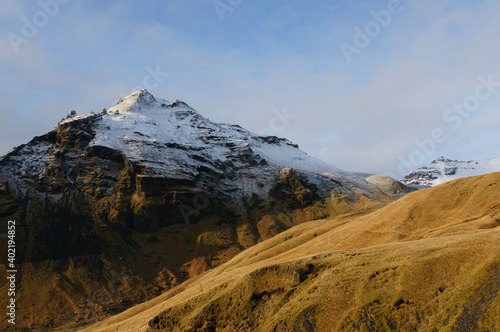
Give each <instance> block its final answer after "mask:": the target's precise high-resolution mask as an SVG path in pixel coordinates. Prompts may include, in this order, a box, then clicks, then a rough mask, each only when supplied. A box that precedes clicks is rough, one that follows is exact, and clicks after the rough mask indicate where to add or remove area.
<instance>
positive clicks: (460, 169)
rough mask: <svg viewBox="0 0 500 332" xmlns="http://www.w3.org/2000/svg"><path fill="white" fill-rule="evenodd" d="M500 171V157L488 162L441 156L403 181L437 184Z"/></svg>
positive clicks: (407, 182) (420, 184)
mask: <svg viewBox="0 0 500 332" xmlns="http://www.w3.org/2000/svg"><path fill="white" fill-rule="evenodd" d="M493 172H500V158H496V159H492V160H490V161H487V162H481V161H473V160H471V161H459V160H451V159H447V158H445V157H440V158H438V159H436V160H434V161H432V162H431V163H430V164H429V165H428V166H424V167H421V168H419V169H418V170H416V171H415V172H413V173H411V174H409V175H407V176H405V177H404V179H403V180H401V182H403V183H404V184H407V185H417V186H431V187H434V186H437V185H439V184H442V183H445V182H448V181H452V180H456V179H460V178H464V177H469V176H477V175H483V174H488V173H493Z"/></svg>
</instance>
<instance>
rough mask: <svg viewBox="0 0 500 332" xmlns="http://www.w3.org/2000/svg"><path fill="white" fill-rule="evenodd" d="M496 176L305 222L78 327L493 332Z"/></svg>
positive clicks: (497, 280) (499, 208)
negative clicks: (120, 310)
mask: <svg viewBox="0 0 500 332" xmlns="http://www.w3.org/2000/svg"><path fill="white" fill-rule="evenodd" d="M499 226H500V173H493V174H489V175H485V176H480V177H473V178H466V179H461V180H457V181H454V182H450V183H446V184H444V185H441V186H438V187H435V188H431V189H425V190H420V191H418V192H415V193H412V194H410V195H408V196H406V197H404V198H402V199H400V200H398V201H396V202H394V203H392V204H389V205H387V206H386V207H383V208H381V209H378V210H375V211H372V212H369V211H364V212H360V213H353V214H347V215H342V216H338V217H336V218H333V219H330V220H318V221H312V222H308V223H304V224H301V225H298V226H296V227H293V228H292V229H290V230H288V231H285V232H283V233H281V234H279V235H277V236H275V237H274V238H272V239H269V240H267V241H264V242H262V243H259V244H257V245H255V246H253V247H251V248H249V249H247V250H245V251H244V252H242V253H241V254H239V255H237V256H236V257H234V258H233V259H232V260H230V261H229V262H227V263H225V264H223V265H221V266H219V267H217V268H215V269H213V270H210V271H208V272H206V273H204V274H201V275H199V276H197V277H195V278H192V279H190V280H188V281H187V282H185V283H184V284H182V285H180V286H178V287H176V288H174V289H172V290H170V291H168V292H166V293H164V294H163V295H161V296H160V297H158V298H155V299H153V300H151V301H149V302H146V303H143V304H141V305H138V306H136V307H133V308H131V309H129V310H127V311H125V312H123V313H121V314H119V315H116V316H114V317H111V318H109V319H107V320H105V321H102V322H100V323H98V324H96V325H94V326H91V327H89V328H87V329H86V330H87V331H390V330H394V331H471V330H474V331H499V330H500V299H499V295H498V292H499V290H500V227H499Z"/></svg>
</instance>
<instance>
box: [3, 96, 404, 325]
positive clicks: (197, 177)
mask: <svg viewBox="0 0 500 332" xmlns="http://www.w3.org/2000/svg"><path fill="white" fill-rule="evenodd" d="M409 191H411V189H410V188H408V187H406V186H405V185H403V184H401V183H399V182H397V181H394V180H392V179H390V178H388V177H384V176H379V175H370V174H355V173H348V172H344V171H342V170H339V169H338V168H336V167H334V166H331V165H328V164H326V163H324V162H321V161H319V160H317V159H315V158H312V157H310V156H308V155H307V154H306V153H304V152H302V151H301V150H300V149H299V148H298V147H297V146H296V145H294V144H293V143H291V142H290V141H288V140H286V139H283V138H277V137H274V136H270V137H260V136H257V135H255V134H252V133H250V132H249V131H247V130H245V129H243V128H241V127H239V126H237V125H229V124H217V123H213V122H211V121H209V120H208V119H207V118H204V117H203V116H201V115H200V114H199V113H197V112H196V111H195V110H194V109H192V108H191V107H189V106H188V105H187V104H185V103H183V102H181V101H176V102H173V103H171V102H168V101H166V100H162V99H157V98H155V97H154V96H152V95H151V94H149V93H148V92H147V91H145V90H139V91H136V92H134V93H132V94H131V95H129V96H127V97H125V98H123V99H122V100H120V102H119V103H118V104H117V105H116V106H114V107H112V108H110V109H108V110H104V111H103V112H101V113H100V114H94V113H90V114H87V115H83V116H70V117H68V119H65V120H63V121H61V122H60V123H59V124H58V126H57V127H56V128H55V129H54V130H53V131H51V132H49V133H47V134H46V135H43V136H40V137H35V138H34V139H33V140H32V141H31V142H29V143H28V144H26V145H22V146H19V147H17V148H15V149H13V150H12V151H10V152H9V153H8V154H7V155H5V156H3V157H2V158H0V223H1V225H6V223H7V220H16V223H17V225H18V226H17V237H16V239H17V248H18V252H17V253H16V255H17V260H18V262H19V264H20V265H19V270H20V275H21V276H22V279H21V280H20V281H19V283H18V287H19V292H18V294H19V296H18V303H19V313H18V314H19V315H20V316H21V317H23V319H21V320H20V322H23V323H24V324H26V325H25V326H19V327H26V328H34V329H36V330H40V331H42V330H44V329H45V330H53V329H54V328H56V327H58V326H62V325H65V324H67V323H68V322H73V324H74V326H78V325H79V324H85V323H89V322H92V321H95V320H97V319H101V318H102V317H105V316H109V315H111V314H113V313H116V312H119V311H122V310H124V309H126V308H128V307H130V306H131V305H133V304H135V303H138V302H141V301H144V300H145V299H148V298H151V297H153V296H155V295H158V294H160V293H161V292H163V291H165V290H166V289H169V288H171V287H173V286H175V285H178V284H179V283H181V282H183V281H185V280H186V279H188V278H189V277H194V276H196V275H198V274H200V273H203V272H204V271H206V270H208V269H211V268H213V267H216V266H218V265H220V264H223V263H224V262H227V261H228V260H229V259H231V258H232V257H234V256H235V255H236V254H238V253H239V252H241V251H243V250H245V249H246V248H249V247H251V246H253V245H255V244H256V243H258V242H260V241H263V240H266V239H268V238H271V237H273V236H275V235H276V234H278V233H280V232H282V231H284V230H286V229H288V228H290V227H292V226H294V225H296V224H300V223H302V222H304V221H308V220H312V219H319V218H323V217H325V216H329V215H336V214H339V213H344V212H347V211H352V210H359V209H369V208H372V207H375V206H380V205H384V204H386V203H388V202H391V201H393V200H394V199H397V198H399V197H402V196H404V195H405V194H406V193H408V192H409ZM1 245H4V243H2V244H1ZM3 252H6V250H3V251H2V253H3ZM0 274H2V275H3V274H5V270H0ZM2 275H0V278H1V279H0V280H4V281H3V282H4V283H3V284H0V286H1V287H2V289H3V290H5V287H7V285H6V283H5V280H6V278H4V277H3V276H2ZM0 305H4V300H1V301H0ZM2 323H4V322H2ZM0 328H2V326H0Z"/></svg>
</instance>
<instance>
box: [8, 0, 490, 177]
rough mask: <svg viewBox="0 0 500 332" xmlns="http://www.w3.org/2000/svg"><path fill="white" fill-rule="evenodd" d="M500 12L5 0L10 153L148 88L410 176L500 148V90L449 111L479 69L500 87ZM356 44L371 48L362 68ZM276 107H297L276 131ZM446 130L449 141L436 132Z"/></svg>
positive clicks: (408, 6) (334, 158) (410, 6)
mask: <svg viewBox="0 0 500 332" xmlns="http://www.w3.org/2000/svg"><path fill="white" fill-rule="evenodd" d="M44 4H45V5H44ZM54 4H57V5H54ZM216 7H217V8H219V12H217V9H216ZM44 8H45V9H44ZM47 8H49V9H47ZM220 8H222V10H224V11H223V12H221V9H220ZM390 8H396V9H397V10H394V13H391V11H390V10H389V9H390ZM373 12H375V13H379V15H382V16H381V17H384V16H383V13H389V14H390V16H389V17H390V19H388V20H387V16H385V19H386V21H383V22H384V24H381V23H380V22H379V21H377V20H376V19H375V17H374V15H373ZM396 12H397V13H396ZM499 12H500V4H499V3H498V2H495V1H492V0H491V1H487V0H485V1H477V2H474V3H471V2H469V1H449V0H443V1H439V3H436V2H435V1H434V2H433V1H430V0H428V1H425V0H419V1H416V0H413V1H410V0H401V1H397V0H389V1H378V0H377V1H347V0H345V1H322V0H318V1H314V2H311V1H309V2H307V1H298V0H295V1H258V0H253V1H249V0H220V1H213V0H198V1H177V0H174V1H168V2H163V1H152V0H150V1H141V2H138V1H126V0H125V1H106V2H104V1H88V0H87V1H78V0H64V1H63V0H41V1H19V0H5V1H3V2H2V6H1V7H0V31H1V38H0V70H1V73H2V75H1V78H0V100H1V104H0V119H1V122H0V154H3V153H6V152H7V151H8V150H10V149H11V148H12V147H14V146H16V145H19V144H22V143H26V142H28V141H29V140H30V139H31V138H32V137H33V136H35V135H41V134H44V133H46V132H48V131H50V130H52V129H53V128H54V126H55V125H56V124H57V122H58V121H59V120H60V119H61V118H62V117H64V116H65V115H66V114H68V113H69V112H70V111H71V110H73V109H74V110H76V111H77V112H78V113H79V114H84V113H88V112H90V111H100V110H101V109H102V108H104V107H110V106H112V105H113V103H116V101H117V100H118V99H119V98H120V97H123V96H124V95H126V94H128V93H129V92H132V90H133V89H135V88H138V87H144V85H145V84H144V83H146V85H147V87H149V88H150V89H149V90H150V92H151V93H153V94H154V95H155V96H158V97H160V98H165V99H167V100H176V99H181V100H184V101H185V102H187V103H188V104H189V105H191V106H192V107H194V108H195V109H197V110H198V111H199V112H200V113H201V114H202V115H204V116H207V117H209V118H210V119H211V120H214V121H217V122H231V123H238V124H240V125H241V126H243V127H245V128H247V129H249V130H252V131H254V132H257V133H259V132H269V130H271V131H272V132H273V133H274V134H275V135H276V136H281V137H287V138H288V139H290V140H292V141H293V142H295V143H297V144H299V146H300V147H301V148H302V149H303V150H304V151H306V152H307V153H309V154H310V155H312V156H315V157H317V158H319V159H322V160H324V161H326V162H329V163H331V164H333V165H335V166H337V167H340V168H343V169H345V170H352V171H362V172H370V173H383V174H389V175H392V176H394V177H399V176H400V175H404V174H402V173H404V171H405V170H406V168H417V167H419V166H421V165H424V164H427V163H428V162H430V161H431V160H432V159H434V158H436V157H439V156H441V155H445V156H448V157H450V158H455V159H463V160H469V159H477V160H488V159H491V158H495V157H500V135H499V134H498V128H499V127H500V113H499V109H500V87H494V89H493V90H494V91H492V92H490V91H488V90H486V88H485V87H483V88H481V89H482V91H485V92H490V93H489V95H488V96H487V98H482V100H480V102H479V103H478V105H476V106H475V107H474V109H473V110H471V111H469V112H466V113H462V114H465V115H466V117H465V116H462V115H459V116H460V117H461V119H457V118H456V116H458V115H457V114H455V113H454V116H455V121H452V119H451V118H450V116H451V115H450V114H449V113H446V112H447V110H448V109H450V108H452V107H453V106H454V105H455V104H460V103H463V102H464V100H469V101H470V100H471V98H469V97H472V98H473V96H474V95H475V91H476V88H477V87H478V85H479V84H481V83H480V82H481V81H480V80H479V79H478V78H479V77H482V78H483V79H485V80H488V79H489V80H490V81H493V82H500V66H499V63H498V59H500V42H499V41H498V40H499V39H498V36H497V35H498V31H500V20H498V18H497V15H498V13H499ZM380 13H382V14H380ZM37 20H38V21H37ZM26 22H28V23H26ZM27 24H33V25H34V26H35V28H36V30H37V31H36V32H35V33H32V34H28V35H26V33H25V32H26V25H27ZM37 25H38V26H37ZM367 27H368V28H367ZM358 28H359V30H361V31H362V33H364V34H365V35H367V37H368V39H369V44H368V45H361V44H359V43H358V44H356V42H355V41H356V40H355V38H356V36H357V32H356V31H359V30H357V29H358ZM23 29H24V32H23ZM367 29H368V30H367ZM369 29H372V30H369ZM373 29H374V30H373ZM28 32H30V31H28ZM23 33H24V34H23ZM368 34H371V36H368ZM13 36H17V37H19V38H24V39H23V42H22V43H20V44H18V45H17V46H16V43H15V42H12V38H13ZM17 37H16V38H17ZM27 37H29V38H27ZM358 37H359V36H358ZM16 40H19V39H16ZM365 41H366V40H365ZM342 43H344V44H342ZM346 44H349V45H351V46H354V47H357V46H363V47H357V53H352V54H351V56H350V61H347V59H346V57H345V55H344V53H343V51H342V48H341V45H346ZM16 49H17V51H16ZM154 71H157V72H158V73H159V74H157V75H156V76H158V79H156V80H155V79H153V78H152V77H151V72H154ZM167 73H168V75H167ZM497 89H498V91H497ZM467 98H469V99H467ZM277 112H278V113H285V114H290V115H291V116H290V117H289V118H287V119H286V120H285V121H284V122H282V123H280V125H279V126H274V127H273V126H272V123H275V121H274V122H273V118H274V117H276V114H277ZM446 114H448V118H447V120H446V119H445V115H446ZM292 116H293V117H292ZM458 120H460V125H459V126H458V128H454V127H455V126H454V125H453V124H458ZM270 127H273V128H270ZM435 130H442V131H443V132H444V134H443V135H444V136H446V139H440V140H439V142H437V141H435V140H434V141H432V140H433V136H432V133H433V131H435Z"/></svg>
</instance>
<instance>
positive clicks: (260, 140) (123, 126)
mask: <svg viewBox="0 0 500 332" xmlns="http://www.w3.org/2000/svg"><path fill="white" fill-rule="evenodd" d="M107 113H108V114H106V115H105V116H104V117H103V119H102V122H101V123H100V124H99V126H98V130H97V136H96V138H95V139H94V140H93V141H92V142H91V143H90V145H91V146H96V145H100V146H107V147H110V148H113V149H117V150H120V151H122V152H124V153H125V154H126V155H127V156H128V157H130V158H131V159H132V160H136V161H141V162H144V163H146V164H148V166H150V170H151V171H152V172H157V173H165V172H166V173H170V172H172V171H176V169H177V168H178V167H179V165H180V164H181V165H183V169H184V170H188V169H192V168H193V165H192V162H191V161H192V160H191V159H192V158H191V156H192V155H193V154H196V152H195V151H206V150H207V149H209V150H210V154H208V155H205V156H203V157H204V158H205V159H206V160H207V161H209V162H211V163H224V162H227V161H228V156H229V155H230V152H231V151H232V150H234V149H237V150H241V151H243V150H245V149H250V147H251V149H252V150H253V152H254V153H256V154H258V155H259V156H260V157H261V158H262V159H264V160H265V162H267V163H271V164H276V165H279V166H284V167H291V168H294V169H296V170H303V171H308V172H315V173H321V172H331V173H342V172H343V171H342V170H340V169H338V168H336V167H334V166H331V165H329V164H327V163H325V162H322V161H320V160H318V159H316V158H313V157H311V156H309V155H307V154H306V153H304V152H303V151H301V150H300V149H298V147H297V145H295V144H293V143H291V142H290V141H288V140H286V139H283V138H277V137H276V138H275V137H260V136H257V135H255V134H253V133H251V132H249V131H247V130H245V129H243V128H241V127H240V126H238V125H232V124H218V123H214V122H211V121H210V120H209V119H207V118H205V117H203V116H202V115H200V114H199V113H198V112H196V111H195V110H194V109H192V108H191V107H189V106H188V105H187V104H185V103H184V102H181V101H176V102H174V103H170V102H168V101H166V100H163V99H156V98H155V97H153V96H152V95H151V94H150V93H148V92H147V91H146V90H139V91H136V92H134V93H132V94H130V95H128V96H127V97H125V98H123V99H122V100H120V102H119V103H118V104H117V105H116V106H114V107H112V108H110V109H109V110H108V111H107ZM178 145H181V146H182V147H184V148H185V149H177V152H178V153H176V155H172V153H171V152H172V151H171V149H168V147H172V146H173V147H176V146H178ZM191 172H192V174H193V175H196V171H195V170H192V171H191Z"/></svg>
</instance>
